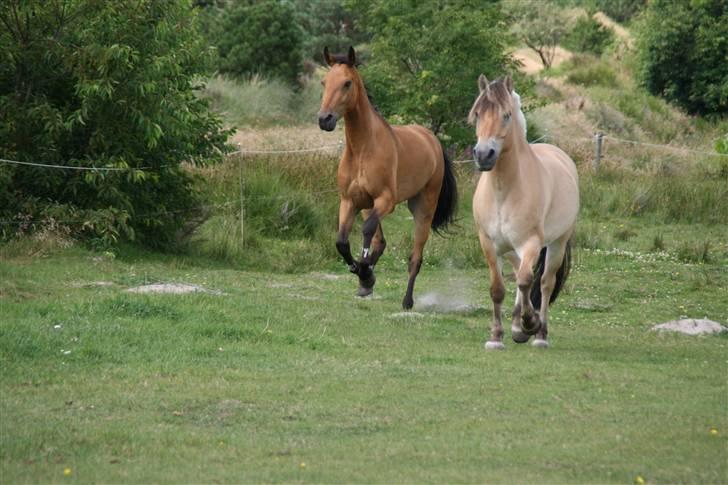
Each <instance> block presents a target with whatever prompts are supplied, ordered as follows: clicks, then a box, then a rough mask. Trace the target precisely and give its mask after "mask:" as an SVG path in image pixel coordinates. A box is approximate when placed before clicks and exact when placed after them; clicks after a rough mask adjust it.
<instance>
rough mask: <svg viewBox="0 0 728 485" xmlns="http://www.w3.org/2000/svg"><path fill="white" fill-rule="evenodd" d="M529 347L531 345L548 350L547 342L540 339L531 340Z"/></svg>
mask: <svg viewBox="0 0 728 485" xmlns="http://www.w3.org/2000/svg"><path fill="white" fill-rule="evenodd" d="M531 345H533V346H534V347H538V348H539V349H548V348H549V342H548V340H544V339H542V338H537V339H533V342H531Z"/></svg>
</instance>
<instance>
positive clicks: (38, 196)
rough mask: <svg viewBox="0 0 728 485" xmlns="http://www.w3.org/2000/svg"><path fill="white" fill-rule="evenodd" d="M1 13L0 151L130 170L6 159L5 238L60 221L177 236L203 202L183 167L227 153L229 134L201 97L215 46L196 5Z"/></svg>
mask: <svg viewBox="0 0 728 485" xmlns="http://www.w3.org/2000/svg"><path fill="white" fill-rule="evenodd" d="M17 19H23V20H17ZM0 20H2V24H3V25H4V26H5V27H6V28H4V29H2V30H0V44H2V46H3V54H4V61H3V62H2V63H0V139H1V140H3V143H2V147H0V156H2V158H8V159H15V160H20V161H26V162H43V163H47V164H51V165H72V166H79V167H89V166H95V167H115V168H121V169H124V170H123V171H118V172H114V171H109V172H102V171H80V170H60V169H49V168H43V167H29V166H8V165H2V166H0V217H1V218H2V219H12V220H13V221H14V222H15V223H14V224H13V225H12V226H11V225H5V226H3V228H4V229H3V235H5V236H8V235H10V234H11V233H13V232H14V231H11V230H10V228H11V227H12V228H16V227H20V228H21V229H22V228H23V227H26V228H29V229H33V226H34V225H38V224H40V225H42V224H43V221H50V220H53V221H55V222H56V223H57V222H59V221H60V222H61V223H63V224H65V225H67V226H69V227H71V228H72V233H73V234H74V235H77V236H78V235H82V236H88V237H91V238H97V239H99V240H100V241H101V242H102V243H103V244H112V243H114V242H116V241H117V240H118V239H120V238H129V239H132V238H136V239H138V240H141V241H143V242H146V243H148V244H152V245H156V246H162V245H165V244H167V243H169V242H171V241H172V240H173V239H174V238H175V234H176V233H177V232H178V231H179V229H180V228H181V227H183V226H184V224H185V221H187V220H188V219H189V216H190V214H191V213H193V212H194V208H195V207H196V206H197V204H198V199H197V196H196V192H195V190H194V180H193V177H192V176H191V175H190V174H189V172H188V171H187V170H185V169H184V168H183V167H182V166H181V165H180V164H181V162H187V163H188V164H193V165H203V164H207V163H208V162H212V161H215V160H217V159H219V158H220V156H221V153H222V150H223V149H224V141H225V138H226V133H225V132H223V131H222V130H221V122H220V120H219V119H218V118H217V117H216V116H215V115H212V114H210V113H209V112H208V109H207V103H206V102H205V101H203V100H200V99H199V98H198V97H197V96H196V94H195V91H196V89H198V88H199V86H198V84H197V81H196V79H197V78H198V76H199V74H201V73H203V72H204V71H205V69H206V67H207V64H206V60H207V56H206V52H207V49H206V48H205V46H204V45H203V44H202V42H201V40H200V36H199V34H198V32H197V30H196V23H195V17H194V13H193V11H192V10H191V8H190V4H189V3H188V2H187V1H183V0H140V1H137V2H134V3H133V4H131V3H126V2H122V3H118V4H117V3H115V2H98V1H95V0H78V1H74V2H68V3H66V4H65V8H64V9H56V8H53V7H52V6H51V5H49V4H48V3H47V2H45V1H42V0H27V1H25V2H21V3H18V2H12V3H10V2H3V3H2V4H0ZM142 168H147V169H146V170H141V169H142ZM24 221H25V222H27V221H35V222H28V223H27V224H26V225H25V226H23V225H21V223H24ZM36 228H37V227H36Z"/></svg>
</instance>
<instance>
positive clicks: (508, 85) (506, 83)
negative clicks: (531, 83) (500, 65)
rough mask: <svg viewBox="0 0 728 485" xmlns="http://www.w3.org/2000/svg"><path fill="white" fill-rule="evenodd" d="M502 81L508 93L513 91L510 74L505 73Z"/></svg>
mask: <svg viewBox="0 0 728 485" xmlns="http://www.w3.org/2000/svg"><path fill="white" fill-rule="evenodd" d="M503 82H504V83H505V85H506V89H508V92H509V93H512V92H513V79H512V78H511V75H510V74H509V75H507V76H506V77H505V79H503Z"/></svg>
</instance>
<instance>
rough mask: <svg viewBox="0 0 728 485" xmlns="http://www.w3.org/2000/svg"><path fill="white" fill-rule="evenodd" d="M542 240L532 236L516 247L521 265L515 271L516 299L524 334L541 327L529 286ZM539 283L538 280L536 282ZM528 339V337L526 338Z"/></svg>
mask: <svg viewBox="0 0 728 485" xmlns="http://www.w3.org/2000/svg"><path fill="white" fill-rule="evenodd" d="M541 245H542V241H541V239H540V238H537V237H532V238H530V239H529V240H528V241H526V243H525V244H523V245H522V246H521V247H520V248H518V249H517V253H518V256H519V258H520V260H521V265H520V266H519V268H518V272H517V273H516V283H517V284H518V299H519V303H520V306H521V319H520V324H521V329H522V330H523V333H525V334H526V335H535V334H536V333H537V332H538V331H539V330H540V329H541V320H540V318H539V315H538V313H537V312H536V311H535V310H534V308H533V305H532V304H531V286H532V285H533V284H534V281H533V266H534V264H535V263H536V261H537V260H538V257H539V254H540V253H541ZM536 284H540V282H536ZM526 340H528V339H526Z"/></svg>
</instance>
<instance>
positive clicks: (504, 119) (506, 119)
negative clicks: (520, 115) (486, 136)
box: [503, 113, 511, 123]
mask: <svg viewBox="0 0 728 485" xmlns="http://www.w3.org/2000/svg"><path fill="white" fill-rule="evenodd" d="M503 121H505V122H506V123H507V122H509V121H511V114H510V113H506V114H504V115H503Z"/></svg>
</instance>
